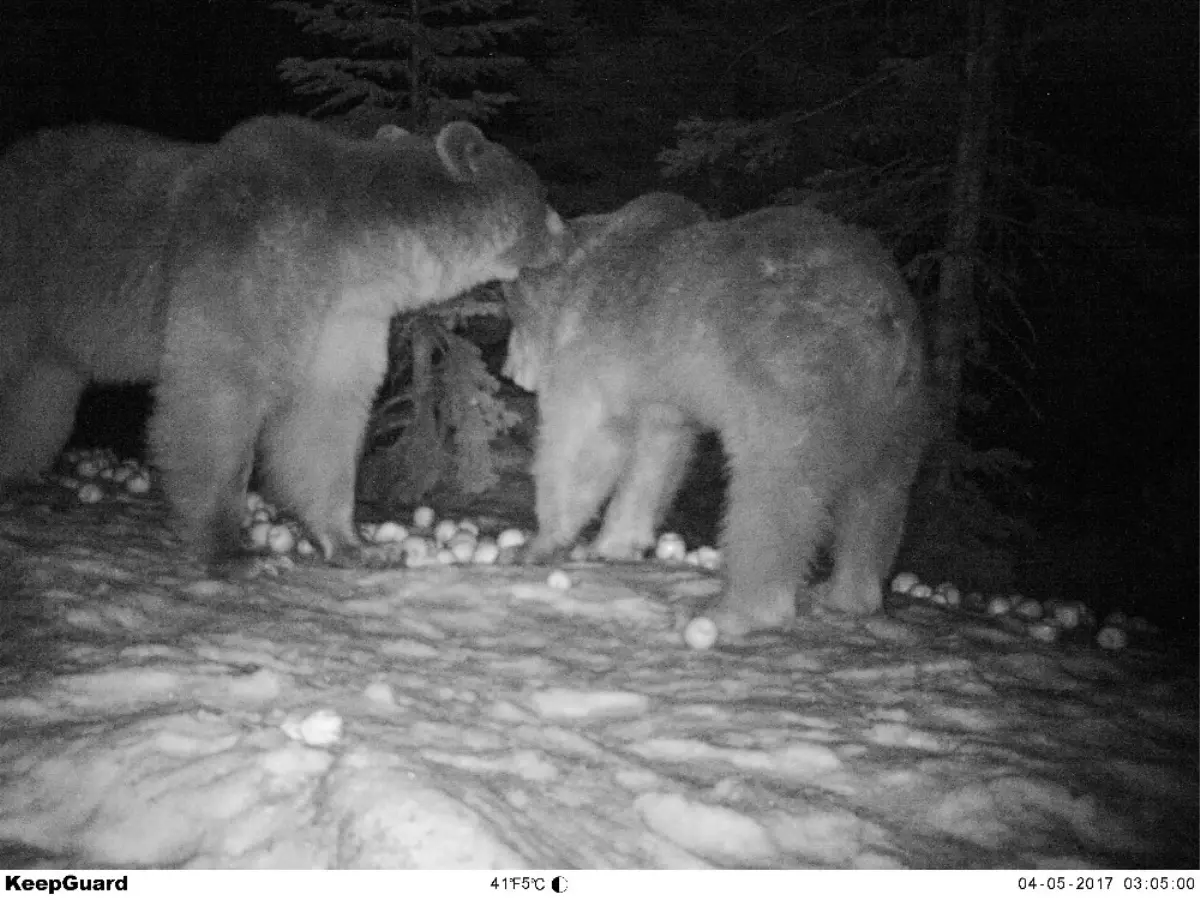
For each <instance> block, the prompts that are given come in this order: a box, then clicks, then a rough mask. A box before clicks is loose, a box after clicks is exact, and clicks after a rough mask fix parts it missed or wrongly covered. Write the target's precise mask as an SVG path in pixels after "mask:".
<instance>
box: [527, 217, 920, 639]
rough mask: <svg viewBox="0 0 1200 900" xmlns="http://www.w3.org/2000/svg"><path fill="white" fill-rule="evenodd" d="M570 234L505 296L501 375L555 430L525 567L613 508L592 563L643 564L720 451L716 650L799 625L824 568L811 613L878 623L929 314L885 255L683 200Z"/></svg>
mask: <svg viewBox="0 0 1200 900" xmlns="http://www.w3.org/2000/svg"><path fill="white" fill-rule="evenodd" d="M572 228H573V230H575V231H576V232H577V240H578V246H577V249H576V250H575V251H574V252H573V253H572V254H571V256H569V257H568V259H567V260H566V261H565V262H564V263H563V264H561V265H559V266H555V267H552V268H549V269H545V270H542V271H539V272H530V273H527V274H526V275H525V276H524V277H523V278H522V279H521V280H519V281H518V282H516V283H515V284H512V285H508V286H506V292H507V294H508V299H509V304H510V309H511V311H512V317H513V321H514V329H513V333H512V337H511V339H510V344H509V349H510V356H509V361H508V363H507V365H506V368H505V373H506V374H507V375H508V376H509V377H511V378H512V379H513V380H514V381H516V382H517V383H518V384H520V385H521V386H523V387H525V388H526V389H528V390H534V391H536V392H537V394H538V410H539V414H540V420H541V421H540V426H539V433H538V440H537V450H536V457H535V461H534V466H533V474H534V481H535V485H536V492H537V519H538V529H539V530H538V534H537V536H536V538H535V539H534V540H533V541H532V542H531V544H530V546H529V550H528V555H527V558H528V559H529V561H532V562H539V561H544V560H546V559H549V558H551V557H553V556H554V555H556V554H557V553H559V552H560V551H561V550H562V549H563V548H565V547H568V546H569V545H570V544H571V543H572V542H573V541H574V540H575V538H576V536H577V535H578V533H579V532H580V530H581V529H582V528H583V527H584V526H585V525H587V523H588V522H589V521H590V520H591V519H592V518H593V517H594V516H595V514H596V513H597V511H598V510H599V509H600V507H601V506H602V505H603V504H604V503H605V501H606V500H609V498H610V496H611V498H612V499H611V502H610V503H609V505H608V508H607V511H606V515H605V517H604V522H603V526H602V528H601V531H600V534H599V537H598V538H597V541H596V543H595V544H594V546H593V551H594V552H595V553H596V555H599V556H602V557H607V558H629V557H635V558H636V557H640V556H641V555H642V553H643V552H644V551H645V549H646V548H647V547H649V546H651V545H652V544H653V542H654V536H655V529H656V527H657V526H658V524H659V522H660V519H661V517H662V515H663V514H664V512H665V511H666V509H667V508H668V506H669V504H670V501H671V499H672V497H673V495H674V493H675V491H676V490H677V489H678V486H679V483H680V480H681V477H682V475H683V473H684V470H685V467H686V464H687V460H688V457H689V455H690V452H691V448H692V444H693V440H694V437H695V435H696V434H697V433H698V432H699V431H701V430H713V431H716V432H717V433H718V434H719V435H720V438H721V442H722V445H723V448H724V450H725V453H726V456H727V458H728V464H729V469H730V484H729V496H728V498H727V502H726V514H725V520H724V523H723V527H722V538H721V541H722V546H723V550H724V557H725V564H726V580H727V584H726V588H725V591H724V593H723V594H722V596H721V598H720V599H719V600H718V601H717V602H716V604H715V605H714V606H713V608H712V609H711V610H709V611H707V612H706V615H708V616H709V617H710V618H712V619H713V621H714V622H715V624H716V626H717V629H718V634H719V635H720V636H721V637H722V638H723V639H726V640H736V639H738V638H740V637H742V636H744V635H746V634H747V633H750V632H753V631H759V630H775V629H783V628H787V627H789V626H790V625H792V623H793V622H794V619H795V616H796V602H797V599H798V591H799V590H800V589H801V588H803V587H805V586H807V585H808V582H809V580H810V576H811V574H812V573H811V569H812V565H813V562H814V560H815V558H816V557H817V555H818V553H819V551H820V550H821V549H823V548H825V547H828V548H829V549H830V552H831V555H832V559H833V570H832V574H831V576H830V577H829V579H828V580H827V581H826V582H825V583H824V584H822V585H819V586H816V587H814V588H812V589H811V592H810V593H811V596H810V597H809V601H810V602H811V601H812V600H816V601H817V602H819V603H821V604H822V605H824V606H826V607H828V608H833V609H837V610H841V611H845V612H857V613H867V612H872V611H875V610H877V609H879V608H880V606H881V605H882V599H883V595H882V581H883V579H884V578H885V577H886V576H887V574H888V571H889V569H890V567H891V566H892V564H893V562H894V559H895V555H896V551H897V548H898V545H899V542H900V538H901V533H902V530H903V526H904V519H905V513H906V508H907V504H908V494H909V490H910V487H911V485H912V482H913V479H914V477H915V474H916V470H917V465H918V463H919V460H920V456H921V451H922V447H923V433H924V408H925V403H924V377H923V352H922V333H921V326H920V322H919V318H918V312H917V307H916V304H915V302H914V300H913V298H912V296H911V295H910V294H909V292H908V290H907V288H906V286H905V284H904V282H903V281H902V279H901V277H900V275H899V273H898V272H897V270H896V267H895V264H894V262H893V261H892V259H891V257H890V255H889V254H888V253H887V252H886V251H885V250H884V249H883V248H882V247H881V246H880V245H879V244H878V242H877V241H876V240H875V239H874V238H872V237H871V236H869V235H867V234H865V233H863V232H861V231H859V230H857V229H855V228H852V227H850V226H848V225H846V224H843V223H842V222H840V221H838V220H836V219H834V218H832V217H830V216H828V215H825V214H823V213H821V212H818V211H816V210H812V209H807V208H800V207H779V208H770V209H764V210H761V211H759V212H756V213H752V214H749V215H745V216H742V217H740V218H736V219H732V220H728V221H722V222H705V221H703V214H702V212H701V210H700V209H699V208H698V207H696V206H695V205H694V204H691V203H689V202H688V201H686V200H684V199H683V198H680V197H676V196H673V195H669V194H650V195H647V196H644V197H641V198H639V199H637V200H635V201H633V202H632V203H630V204H628V205H627V206H625V207H624V208H622V209H621V210H618V211H617V212H615V213H613V214H611V215H609V216H589V217H586V218H584V219H581V220H576V221H575V222H573V223H572Z"/></svg>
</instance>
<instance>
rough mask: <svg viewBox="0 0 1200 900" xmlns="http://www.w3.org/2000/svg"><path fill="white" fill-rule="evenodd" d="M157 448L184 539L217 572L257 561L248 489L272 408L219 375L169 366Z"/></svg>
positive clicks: (160, 394) (161, 392) (153, 424)
mask: <svg viewBox="0 0 1200 900" xmlns="http://www.w3.org/2000/svg"><path fill="white" fill-rule="evenodd" d="M156 397H157V409H156V411H155V414H154V416H153V418H152V419H151V421H150V447H151V450H152V452H153V456H154V461H155V463H156V464H157V465H158V467H159V468H160V469H161V470H162V475H163V486H164V489H165V491H166V494H167V497H168V498H169V499H170V501H171V505H172V507H173V509H174V511H175V515H176V517H177V518H178V519H179V521H180V522H181V524H182V526H183V528H182V532H183V535H184V536H185V537H186V538H187V539H188V540H189V541H191V542H193V545H194V547H195V549H196V551H197V552H198V553H199V554H200V555H201V556H202V557H203V558H205V560H206V562H208V563H211V564H212V565H213V571H214V572H215V573H216V574H221V575H224V574H227V571H226V568H225V565H226V563H230V562H233V561H236V560H238V559H239V558H242V557H245V556H248V555H252V554H250V551H249V550H247V548H246V547H245V544H244V542H243V540H242V519H243V517H244V515H245V509H246V487H247V484H248V482H249V480H250V470H251V468H252V467H253V464H254V449H255V444H256V442H257V439H258V433H259V429H260V427H261V425H262V422H263V420H264V418H265V414H266V410H267V400H266V399H264V398H262V397H256V396H255V392H254V391H252V390H250V389H248V388H246V387H244V386H242V385H239V384H237V383H236V379H235V378H233V377H231V376H230V375H229V374H226V373H225V372H223V371H222V370H220V369H217V368H216V367H209V368H205V367H191V368H189V369H187V370H184V372H180V371H177V370H174V369H173V367H171V366H169V365H164V372H163V375H162V378H161V380H160V383H159V386H158V391H157V395H156Z"/></svg>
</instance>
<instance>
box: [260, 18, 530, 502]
mask: <svg viewBox="0 0 1200 900" xmlns="http://www.w3.org/2000/svg"><path fill="white" fill-rule="evenodd" d="M273 5H274V6H275V7H276V8H278V9H282V10H285V11H287V12H289V13H290V14H291V15H292V16H293V17H294V18H295V19H296V21H297V22H299V23H301V24H302V25H303V28H304V31H305V32H307V33H308V34H311V35H315V36H321V37H323V38H326V39H328V41H329V46H330V49H331V50H333V51H340V52H342V53H343V54H344V55H339V56H332V55H331V56H325V57H321V58H316V59H305V58H299V57H293V58H290V59H285V60H283V62H282V63H280V66H279V71H280V76H281V77H282V79H283V80H284V81H285V82H287V83H289V84H291V85H292V86H293V88H294V90H295V91H296V92H297V93H299V94H302V95H307V96H312V97H315V98H318V99H319V102H318V103H317V105H316V106H314V107H313V109H311V110H310V111H309V115H311V116H313V117H315V118H324V119H332V120H334V121H335V122H336V123H337V124H338V125H339V127H341V128H343V129H344V130H347V131H350V132H353V133H358V134H371V133H373V132H374V131H375V130H376V129H377V128H378V127H379V125H381V124H383V123H385V122H387V123H393V124H400V125H402V126H403V127H405V128H407V129H409V130H411V131H427V132H433V131H436V130H437V129H438V128H439V127H440V126H441V125H443V124H445V123H446V122H449V121H452V120H455V119H470V120H473V121H476V122H487V121H489V120H492V119H494V118H495V117H496V116H497V115H498V114H499V113H500V112H501V111H502V110H504V109H505V108H506V107H508V106H510V105H511V104H513V103H514V102H515V101H516V100H517V97H516V95H515V94H513V93H512V92H511V91H509V90H508V89H507V88H508V86H509V85H510V84H511V81H512V79H513V78H514V77H515V76H516V74H517V73H518V71H519V70H520V69H521V67H522V66H523V65H524V60H523V59H522V58H521V57H520V56H517V55H515V54H514V53H513V52H512V50H513V49H514V48H516V47H517V46H518V39H519V38H520V37H521V36H522V35H523V34H525V33H527V32H529V31H530V30H531V29H532V28H534V27H535V26H536V25H537V20H536V19H535V18H534V17H532V16H528V15H523V14H522V12H521V9H520V7H519V6H518V4H517V3H515V2H514V0H445V2H438V0H326V2H304V0H279V2H276V3H274V4H273ZM488 296H489V294H488V293H487V289H481V290H479V291H475V292H472V294H470V295H468V296H467V297H466V298H465V299H463V300H462V301H460V302H458V303H455V304H452V305H450V306H448V307H441V308H439V310H438V311H437V312H435V313H422V314H418V315H411V316H405V317H401V318H400V319H398V320H397V322H395V323H393V329H392V339H391V347H392V353H391V356H392V363H393V369H392V375H391V377H390V378H389V379H388V381H387V383H386V384H385V387H384V390H383V391H382V392H381V399H380V402H379V404H378V408H377V410H376V415H375V417H374V419H373V427H372V432H371V434H370V435H368V441H367V446H368V451H370V449H372V448H374V450H375V451H376V452H375V454H374V455H373V456H371V458H369V459H368V460H367V462H366V464H365V465H364V467H363V469H364V476H363V478H364V484H363V487H364V490H365V491H366V492H367V493H368V494H373V495H375V496H382V497H386V498H387V499H389V500H392V501H401V502H408V501H414V500H416V499H418V498H419V497H421V496H423V495H425V494H426V493H428V492H429V491H430V490H432V489H433V488H434V487H436V486H438V485H439V484H441V483H443V482H447V481H448V482H450V484H451V485H452V486H453V487H454V488H456V489H458V490H460V491H463V492H466V493H477V492H480V491H483V490H486V489H487V488H488V487H490V486H491V485H492V484H494V483H495V481H496V480H497V473H496V462H495V459H494V458H493V454H492V450H491V441H492V439H493V438H495V437H496V436H498V435H500V434H502V433H504V432H505V431H507V429H508V428H509V427H511V425H513V424H514V423H515V422H516V421H519V417H518V416H516V415H515V414H513V413H510V412H508V411H507V410H506V409H505V408H504V404H503V402H502V400H501V399H500V398H499V396H498V389H499V382H498V381H497V379H496V378H494V377H493V376H492V375H491V374H490V373H489V372H488V369H487V366H486V365H485V363H484V360H483V357H482V353H481V352H480V350H479V348H478V347H476V346H474V345H473V344H472V343H470V341H468V340H467V339H466V338H465V337H463V335H462V334H461V331H462V330H463V328H464V327H465V326H466V325H468V324H469V322H470V320H472V319H481V318H482V319H497V318H502V317H503V316H504V311H503V307H502V306H501V305H500V304H499V303H497V302H494V301H493V302H488V300H487V298H488Z"/></svg>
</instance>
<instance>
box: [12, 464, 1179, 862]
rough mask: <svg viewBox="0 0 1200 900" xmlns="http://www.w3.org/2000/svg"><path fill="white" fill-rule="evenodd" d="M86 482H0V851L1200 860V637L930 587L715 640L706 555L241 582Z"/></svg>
mask: <svg viewBox="0 0 1200 900" xmlns="http://www.w3.org/2000/svg"><path fill="white" fill-rule="evenodd" d="M68 496H69V495H67V494H65V493H63V492H61V491H57V490H55V489H51V488H46V489H44V490H38V491H36V492H33V493H32V494H30V495H28V496H25V497H23V498H20V499H19V500H18V501H17V502H14V503H9V504H7V505H0V654H2V662H0V867H55V868H61V867H65V866H89V867H101V866H120V867H142V866H146V867H167V866H184V867H388V868H451V867H487V868H496V869H500V868H503V869H512V868H519V867H535V868H565V867H583V868H610V867H621V868H645V867H702V866H732V867H785V868H803V867H835V868H848V867H984V868H992V867H1055V868H1077V867H1106V868H1108V867H1127V868H1148V867H1171V868H1177V867H1178V868H1195V867H1196V866H1197V839H1198V826H1197V807H1198V805H1200V800H1198V787H1197V736H1198V731H1197V729H1198V724H1197V668H1196V649H1197V648H1196V646H1195V645H1194V641H1192V642H1191V643H1188V642H1186V641H1185V642H1182V645H1180V646H1176V647H1175V648H1174V651H1173V652H1167V650H1169V649H1170V648H1169V647H1168V646H1166V645H1164V644H1162V643H1161V642H1160V643H1158V644H1157V645H1156V646H1142V647H1139V646H1137V645H1135V646H1133V647H1131V648H1129V649H1127V650H1125V651H1123V652H1120V653H1109V652H1106V651H1104V650H1100V649H1097V648H1095V647H1088V646H1063V645H1061V644H1059V645H1045V644H1041V643H1038V642H1036V641H1033V640H1031V639H1029V638H1027V637H1023V636H1019V635H1016V634H1013V633H1010V632H1009V631H1006V630H1004V629H1002V628H999V627H997V626H995V625H993V624H990V623H989V622H988V621H986V620H985V619H983V618H982V617H979V618H971V617H967V616H965V615H961V614H953V613H948V612H946V611H944V610H938V609H935V608H932V607H928V606H923V605H911V606H907V607H903V608H897V609H895V610H893V612H892V614H891V615H890V616H887V617H878V618H874V619H870V620H866V621H859V622H843V621H836V620H832V619H828V620H826V619H819V620H814V621H811V622H809V623H807V625H806V627H805V628H804V630H803V631H801V632H800V633H798V634H796V635H795V636H793V637H790V638H789V639H787V640H786V641H784V640H772V641H762V642H760V643H757V644H755V645H753V646H751V647H748V648H745V649H740V650H738V651H736V652H730V651H707V652H698V651H693V650H689V649H688V648H687V647H685V646H684V645H683V643H682V641H681V640H680V638H679V629H678V622H679V621H680V619H681V617H683V616H684V615H685V614H686V610H687V609H688V607H689V605H690V604H692V603H695V602H696V601H697V600H698V599H701V598H704V597H707V596H709V595H711V594H712V593H713V592H714V591H716V590H717V589H718V586H719V582H718V580H717V579H716V578H715V577H714V576H713V574H712V573H708V572H704V571H702V570H695V569H690V568H681V567H675V568H668V567H664V566H659V565H653V564H639V565H628V566H601V565H590V564H589V565H580V566H575V567H572V568H571V570H570V571H571V575H572V579H573V585H572V586H571V587H569V588H567V589H565V590H559V589H553V588H551V587H549V586H548V585H547V583H546V574H547V572H546V570H539V569H532V568H530V569H521V568H514V567H484V566H468V567H456V568H450V567H441V568H422V569H413V570H392V571H383V572H377V571H376V572H371V571H337V570H329V569H324V568H320V567H315V566H301V567H298V568H297V569H296V570H294V571H292V572H288V573H284V574H283V575H281V576H279V577H277V578H273V579H272V578H264V579H263V580H262V581H261V582H260V583H256V584H253V585H252V586H245V585H241V586H235V585H233V584H227V583H222V582H213V581H206V580H203V578H202V577H201V574H200V570H199V568H198V567H197V566H196V563H195V560H194V559H192V558H190V557H189V556H188V555H187V554H186V553H185V552H184V551H183V550H182V549H181V548H180V546H179V545H178V544H177V543H176V542H175V540H174V539H173V538H172V537H171V535H170V532H169V531H168V530H167V528H166V526H165V518H164V514H163V507H162V505H161V504H160V503H159V502H158V501H156V500H154V499H148V498H128V497H125V498H118V499H108V500H104V501H102V502H100V503H98V504H95V505H90V506H84V505H80V504H78V503H76V502H73V501H69V500H68V499H67V497H68ZM1168 644H1169V642H1168ZM1164 648H1165V649H1164Z"/></svg>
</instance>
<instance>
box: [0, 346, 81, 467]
mask: <svg viewBox="0 0 1200 900" xmlns="http://www.w3.org/2000/svg"><path fill="white" fill-rule="evenodd" d="M86 384H87V382H86V380H85V379H84V378H83V377H82V376H80V375H79V374H78V373H77V372H75V371H74V370H73V369H71V368H68V367H67V366H63V365H61V364H58V363H54V362H51V361H49V360H46V359H38V360H34V361H33V362H32V363H31V364H30V365H29V366H28V368H26V369H24V370H23V371H22V372H20V373H19V374H14V375H12V377H11V378H10V380H9V381H8V382H7V383H6V384H4V385H3V386H0V391H2V392H3V396H2V397H0V489H3V488H4V487H5V486H6V485H11V484H14V483H17V482H20V481H25V480H30V479H33V478H36V477H37V476H38V475H40V474H42V473H43V472H44V471H46V469H48V468H49V467H50V465H51V464H52V463H53V462H54V458H55V457H56V456H57V455H58V453H59V452H60V451H61V450H62V448H63V446H64V445H65V444H66V443H67V440H68V439H69V438H70V437H71V429H72V428H73V427H74V425H75V410H76V408H77V407H78V406H79V397H80V395H81V394H82V393H83V389H84V387H85V386H86Z"/></svg>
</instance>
